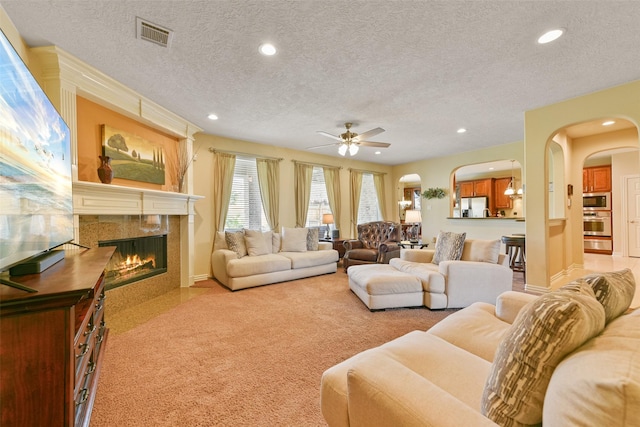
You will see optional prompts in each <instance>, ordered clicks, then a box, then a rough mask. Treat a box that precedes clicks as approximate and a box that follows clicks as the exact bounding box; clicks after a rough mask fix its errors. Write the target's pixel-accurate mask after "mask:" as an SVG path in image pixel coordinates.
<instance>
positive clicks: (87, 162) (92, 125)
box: [76, 96, 178, 191]
mask: <svg viewBox="0 0 640 427" xmlns="http://www.w3.org/2000/svg"><path fill="white" fill-rule="evenodd" d="M76 108H77V111H78V180H79V181H89V182H100V180H99V179H98V173H97V172H96V170H97V168H98V166H100V159H99V158H98V156H99V155H101V154H102V130H101V125H103V124H108V125H110V126H113V127H114V128H117V129H121V130H123V131H125V132H129V133H132V134H136V135H138V136H140V137H141V138H144V139H146V140H148V141H153V142H160V143H162V144H163V145H164V147H165V155H166V157H165V160H166V164H167V173H166V176H165V185H159V184H152V183H149V182H141V181H132V180H128V179H121V178H115V179H114V180H113V181H112V183H113V184H118V185H124V186H127V187H137V188H149V189H153V190H167V191H170V190H171V186H172V184H174V182H173V180H172V177H171V174H170V173H169V171H170V167H169V166H168V165H171V164H172V161H173V159H174V158H175V146H176V144H177V143H178V140H177V139H176V138H174V137H171V136H168V135H165V134H163V133H161V132H158V131H157V130H155V129H152V128H150V127H148V126H145V125H143V124H141V123H139V122H137V121H135V120H132V119H130V118H128V117H125V116H123V115H122V114H118V113H116V112H113V111H111V110H109V109H108V108H105V107H103V106H101V105H98V104H96V103H94V102H91V101H89V100H87V99H85V98H83V97H81V96H77V97H76Z"/></svg>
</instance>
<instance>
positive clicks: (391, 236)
mask: <svg viewBox="0 0 640 427" xmlns="http://www.w3.org/2000/svg"><path fill="white" fill-rule="evenodd" d="M400 232H401V229H400V224H398V223H396V222H391V221H374V222H367V223H365V224H358V239H357V240H345V241H344V249H345V254H344V257H343V258H342V265H343V266H344V271H347V269H348V268H349V267H350V266H352V265H357V264H389V260H390V259H391V258H399V257H400V246H399V245H398V243H399V242H400Z"/></svg>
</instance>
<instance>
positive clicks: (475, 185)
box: [459, 178, 493, 198]
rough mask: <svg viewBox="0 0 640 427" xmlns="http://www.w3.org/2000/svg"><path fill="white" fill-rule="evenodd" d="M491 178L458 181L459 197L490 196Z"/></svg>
mask: <svg viewBox="0 0 640 427" xmlns="http://www.w3.org/2000/svg"><path fill="white" fill-rule="evenodd" d="M492 183H493V178H486V179H478V180H475V181H460V182H459V184H460V197H461V198H462V197H481V196H487V197H491V187H492Z"/></svg>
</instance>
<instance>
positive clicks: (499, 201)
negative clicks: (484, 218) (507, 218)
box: [494, 178, 512, 209]
mask: <svg viewBox="0 0 640 427" xmlns="http://www.w3.org/2000/svg"><path fill="white" fill-rule="evenodd" d="M510 182H511V178H496V180H495V183H494V187H495V191H494V203H495V205H494V206H495V208H496V209H511V202H512V200H511V197H509V196H505V195H504V192H505V190H506V189H507V187H509V183H510Z"/></svg>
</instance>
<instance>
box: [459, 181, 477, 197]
mask: <svg viewBox="0 0 640 427" xmlns="http://www.w3.org/2000/svg"><path fill="white" fill-rule="evenodd" d="M473 191H474V189H473V181H461V182H460V197H473V196H474V194H473Z"/></svg>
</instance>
